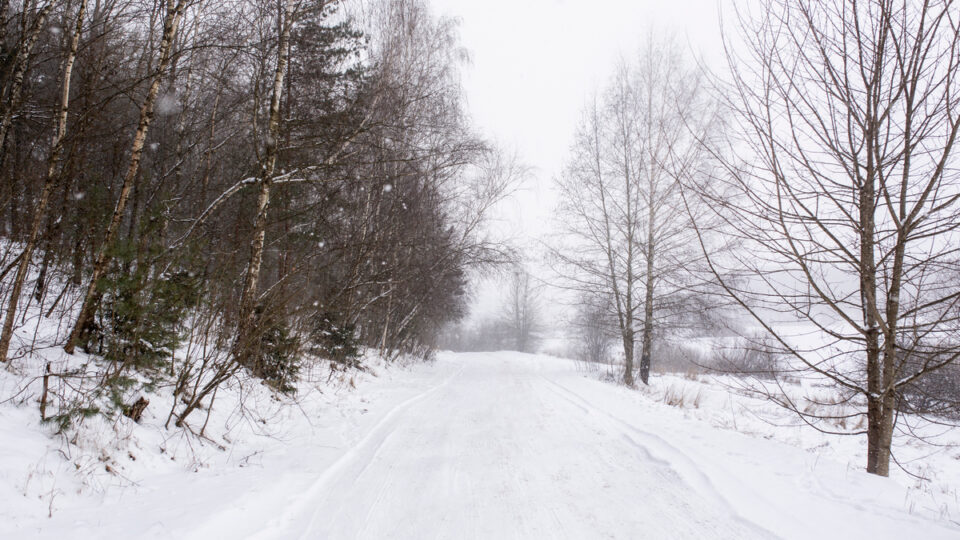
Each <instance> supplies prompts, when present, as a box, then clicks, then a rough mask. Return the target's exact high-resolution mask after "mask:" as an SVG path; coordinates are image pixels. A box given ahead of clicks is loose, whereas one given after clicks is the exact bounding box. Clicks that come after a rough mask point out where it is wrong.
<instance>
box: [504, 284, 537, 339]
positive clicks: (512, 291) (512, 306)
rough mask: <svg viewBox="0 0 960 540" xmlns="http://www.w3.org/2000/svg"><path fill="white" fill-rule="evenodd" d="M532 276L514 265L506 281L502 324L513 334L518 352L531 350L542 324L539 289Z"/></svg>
mask: <svg viewBox="0 0 960 540" xmlns="http://www.w3.org/2000/svg"><path fill="white" fill-rule="evenodd" d="M531 280H532V277H531V276H530V273H529V272H527V271H526V270H525V269H523V268H522V267H520V266H517V267H515V268H514V269H513V270H512V272H511V274H510V276H509V277H508V282H507V297H506V304H505V306H504V311H503V316H502V317H503V322H504V325H505V326H506V327H507V328H509V329H510V331H511V334H513V346H514V348H515V350H517V351H520V352H531V351H532V350H533V347H534V346H535V344H536V338H537V332H538V330H539V328H540V325H541V324H542V321H541V313H540V311H541V306H540V289H539V287H538V286H537V284H536V283H533V282H531Z"/></svg>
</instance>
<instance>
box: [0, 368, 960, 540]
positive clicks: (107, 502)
mask: <svg viewBox="0 0 960 540" xmlns="http://www.w3.org/2000/svg"><path fill="white" fill-rule="evenodd" d="M371 362H373V364H374V365H375V366H376V367H375V368H374V370H373V371H372V372H370V373H360V372H354V373H343V372H334V373H330V372H327V373H326V375H324V374H323V373H319V372H318V373H315V374H313V376H312V377H311V379H310V380H311V381H312V382H311V383H310V385H309V387H310V388H307V387H306V386H302V388H301V396H300V399H299V400H298V403H297V406H291V404H290V403H284V402H278V401H276V400H275V399H272V398H271V397H270V396H271V394H270V393H269V391H268V389H267V388H266V387H263V386H262V385H256V384H255V383H252V382H249V381H248V382H247V383H244V384H247V387H245V388H238V387H237V386H236V384H240V383H241V382H242V381H239V382H238V383H236V384H235V385H233V386H231V387H230V388H227V389H225V391H224V395H223V397H222V398H218V400H220V399H223V401H222V402H220V403H219V404H218V406H217V407H215V408H214V414H213V415H212V417H211V421H210V429H209V431H208V434H209V436H210V439H212V441H207V440H203V439H197V438H195V437H188V436H184V435H177V434H175V432H173V431H167V430H164V429H163V428H162V421H163V420H164V418H162V417H163V416H164V414H163V413H161V411H163V410H164V407H165V406H166V404H163V403H155V402H154V400H155V399H156V400H161V399H162V398H161V397H160V396H151V397H150V399H151V405H150V407H148V408H147V411H146V413H145V416H144V420H143V423H142V424H140V425H138V424H134V423H132V422H131V421H129V420H128V419H126V418H123V419H122V420H120V421H118V422H116V423H114V424H107V423H104V424H103V425H98V424H96V423H92V424H91V426H88V431H89V432H90V433H89V435H88V437H89V439H84V440H80V441H78V443H77V444H75V445H68V444H65V443H64V442H63V441H60V440H59V439H57V438H56V437H51V436H50V435H49V434H48V432H47V430H48V429H49V428H46V427H41V426H40V425H39V423H38V422H37V413H36V404H35V403H23V404H21V405H16V404H15V403H13V402H7V403H3V404H0V538H26V537H29V538H34V537H36V538H120V537H131V538H197V539H200V538H255V539H263V540H267V539H274V538H323V539H338V538H610V537H612V538H925V539H927V538H930V539H935V538H958V537H960V523H958V522H957V520H958V516H957V514H956V510H955V509H956V508H957V506H958V505H957V500H956V499H957V495H956V493H957V492H956V487H957V481H958V479H960V476H958V475H957V474H956V473H957V472H958V466H957V465H956V464H957V463H960V460H958V459H955V458H953V457H951V455H952V454H950V453H949V452H947V453H946V454H944V457H943V459H940V460H938V461H934V462H931V466H932V467H934V468H935V470H936V471H938V472H940V473H943V474H947V475H950V476H948V477H946V478H941V479H940V482H939V483H937V484H936V486H938V488H937V489H935V490H931V489H926V490H918V489H916V488H915V487H913V486H912V485H911V484H910V482H909V481H906V482H905V477H897V476H895V477H893V478H880V477H876V476H872V475H868V474H866V473H864V472H862V470H861V468H862V464H861V463H860V462H859V459H860V455H859V454H858V452H859V443H858V442H857V438H854V437H846V438H838V437H832V438H830V437H829V436H826V435H820V434H815V435H813V434H810V433H808V432H807V431H803V428H794V427H790V428H783V427H777V426H774V425H770V424H768V423H766V422H765V421H763V420H761V419H759V417H758V416H755V415H753V414H751V411H750V410H747V409H751V410H753V412H757V411H759V410H760V409H763V408H764V407H767V405H764V404H762V403H761V402H759V401H756V402H751V401H749V399H748V398H745V397H743V396H739V395H736V394H735V393H731V392H730V391H729V390H728V389H726V388H724V387H722V386H719V385H718V384H717V382H716V381H714V380H699V379H685V378H682V377H678V376H657V377H655V378H654V379H652V381H653V385H652V388H649V389H645V390H641V391H637V390H631V389H628V388H625V387H622V386H617V385H614V384H611V383H609V382H605V381H603V380H601V379H600V377H599V376H598V375H597V374H595V373H593V372H585V371H583V370H582V369H578V365H577V364H576V363H574V362H572V361H568V360H561V359H557V358H553V357H548V356H533V355H524V354H520V353H511V352H500V353H482V354H481V353H469V354H468V353H463V354H453V353H443V354H440V355H439V358H438V359H437V360H436V361H435V362H433V363H430V364H416V365H412V366H408V367H398V366H383V365H378V364H377V363H376V361H375V360H371ZM331 375H333V377H332V378H331V382H329V383H328V382H326V379H325V377H330V376H331ZM10 376H11V373H9V372H0V378H10ZM311 388H312V390H310V389H311ZM671 392H672V393H673V394H675V395H680V396H681V399H676V400H673V401H674V402H675V403H676V404H677V406H669V405H667V404H665V403H664V401H665V396H666V394H667V393H671ZM241 393H243V394H241ZM239 395H246V396H247V398H248V400H251V403H250V406H251V407H253V408H254V409H255V411H256V412H255V413H252V412H248V413H246V414H244V415H238V413H237V411H236V410H235V408H234V407H231V406H230V403H231V401H230V400H231V399H237V396H239ZM697 395H699V396H700V397H699V398H696V397H695V396H697ZM218 411H219V412H218ZM258 418H264V419H269V422H268V424H263V423H261V422H259V421H258V420H257V419H258ZM265 426H266V427H265ZM94 441H100V442H101V446H103V447H102V448H100V449H99V450H98V452H100V453H99V454H97V453H96V452H94V451H93V449H94V448H96V444H95V443H94ZM104 441H111V442H110V443H109V444H103V442H104ZM824 441H826V444H824ZM814 443H815V444H814ZM811 444H813V446H811ZM160 448H163V449H164V451H163V452H162V453H161V451H160ZM917 451H918V452H919V451H920V450H917ZM953 452H954V453H956V450H953ZM127 453H129V454H130V456H133V457H134V458H135V459H131V457H130V456H128V455H127ZM171 457H173V458H174V459H173V460H171V459H170V458H171ZM951 462H952V463H953V465H951ZM106 466H110V468H111V469H112V470H113V471H114V472H112V473H108V472H105V468H106ZM951 466H952V467H953V468H950V467H951ZM78 467H79V469H78ZM71 469H73V470H71ZM121 476H122V478H121ZM928 488H929V486H928ZM951 490H952V491H951ZM932 491H936V492H937V493H932ZM50 493H54V494H55V495H54V496H51V495H49V494H50ZM934 495H939V496H940V497H941V499H942V500H941V501H939V504H938V503H937V502H934V503H931V502H929V501H930V499H931V497H933V496H934ZM51 510H52V517H47V516H48V515H50V513H51Z"/></svg>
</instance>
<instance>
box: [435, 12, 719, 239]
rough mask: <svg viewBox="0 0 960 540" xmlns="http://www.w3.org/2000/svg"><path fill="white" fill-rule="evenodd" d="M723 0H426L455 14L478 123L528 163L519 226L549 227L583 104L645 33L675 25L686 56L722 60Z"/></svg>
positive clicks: (529, 231) (517, 205) (532, 231)
mask: <svg viewBox="0 0 960 540" xmlns="http://www.w3.org/2000/svg"><path fill="white" fill-rule="evenodd" d="M719 1H720V0H673V1H670V0H591V1H589V2H583V1H573V0H484V1H478V0H432V5H433V10H434V13H435V14H436V15H440V16H448V17H454V18H457V19H459V21H460V30H461V39H462V43H463V45H464V46H465V47H466V48H467V49H468V50H469V52H470V56H471V60H472V62H471V65H470V66H468V67H467V68H466V70H465V73H464V86H465V89H466V92H467V98H468V101H469V109H470V112H471V114H472V116H473V119H474V122H475V124H476V125H477V126H478V127H479V128H480V129H482V130H483V131H484V132H485V133H486V135H487V136H488V137H491V138H492V139H494V140H495V141H497V142H499V143H500V144H502V145H503V146H505V147H507V148H513V149H515V150H516V151H517V152H518V153H519V155H520V158H521V159H522V160H523V161H524V162H525V163H526V164H527V165H529V166H531V167H533V178H532V179H531V182H530V185H528V186H527V189H526V190H525V191H524V193H522V194H520V195H519V196H518V197H517V198H516V200H515V201H514V202H513V203H512V205H511V206H512V208H511V211H510V214H511V215H512V217H513V220H512V221H514V220H515V226H516V227H518V228H522V229H525V230H524V231H522V232H523V233H525V234H526V235H528V236H530V237H536V236H538V235H539V234H542V233H544V232H545V230H548V229H546V227H547V218H548V215H549V212H550V209H551V208H552V204H553V200H552V199H553V197H552V196H551V191H550V183H551V181H552V179H553V178H554V177H555V176H556V175H557V174H558V173H559V171H560V169H561V167H562V165H563V161H564V159H565V157H566V153H567V149H568V148H569V146H570V144H571V142H572V139H573V132H574V129H575V127H576V124H577V121H578V119H579V115H580V111H581V109H582V107H583V105H584V103H585V101H586V99H587V97H588V96H589V95H590V93H591V92H593V91H594V90H596V89H597V88H598V87H601V86H603V84H604V83H605V82H606V80H607V79H608V78H609V76H610V74H611V72H612V69H613V65H614V64H615V62H616V61H617V60H618V58H620V57H631V56H633V55H635V54H636V51H637V49H638V48H639V46H640V43H641V41H642V39H643V37H644V36H645V35H646V33H647V32H649V31H650V30H651V29H653V30H654V31H656V32H658V33H661V32H672V33H673V34H674V35H675V36H676V38H677V39H678V40H679V41H680V42H681V43H682V44H683V45H684V46H686V47H687V48H689V50H690V53H691V56H692V55H694V54H696V55H697V56H700V57H702V58H704V61H705V62H706V63H707V64H719V63H720V61H721V58H722V57H721V54H720V45H721V42H720V30H719V23H718V21H719V13H718V5H719V4H718V3H719Z"/></svg>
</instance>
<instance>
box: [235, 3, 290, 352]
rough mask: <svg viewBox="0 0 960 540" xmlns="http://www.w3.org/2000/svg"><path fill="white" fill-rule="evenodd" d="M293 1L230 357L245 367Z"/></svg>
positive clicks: (283, 27)
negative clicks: (232, 352) (231, 355)
mask: <svg viewBox="0 0 960 540" xmlns="http://www.w3.org/2000/svg"><path fill="white" fill-rule="evenodd" d="M293 11H294V0H285V2H284V6H283V19H282V20H281V21H280V36H279V38H280V39H279V43H278V45H277V67H276V70H275V71H274V75H273V91H272V95H271V96H270V120H269V124H268V127H267V144H266V152H265V153H264V156H263V161H262V162H261V165H260V182H259V183H260V193H259V196H258V197H257V217H256V219H255V221H254V226H253V240H252V241H251V243H250V262H249V263H248V264H247V275H246V278H245V279H244V284H243V292H242V294H241V296H240V316H239V318H238V319H239V324H238V328H237V338H236V341H235V344H234V356H235V357H236V358H237V360H238V361H239V362H240V363H241V364H244V365H249V358H248V353H249V351H250V349H251V345H252V339H251V337H252V334H253V329H254V327H255V325H256V305H257V285H258V283H259V281H260V265H261V263H262V262H263V244H264V240H265V238H266V229H267V210H268V208H269V206H270V186H271V181H272V177H273V173H274V169H275V168H276V165H277V153H278V143H279V137H280V98H281V94H282V93H283V79H284V76H285V74H286V71H287V57H288V54H289V47H288V46H287V44H288V43H289V41H290V31H291V29H292V27H293V20H292V19H293Z"/></svg>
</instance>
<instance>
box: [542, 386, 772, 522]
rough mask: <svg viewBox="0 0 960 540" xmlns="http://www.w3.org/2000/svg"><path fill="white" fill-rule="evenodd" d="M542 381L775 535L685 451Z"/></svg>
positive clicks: (688, 481)
mask: <svg viewBox="0 0 960 540" xmlns="http://www.w3.org/2000/svg"><path fill="white" fill-rule="evenodd" d="M541 377H542V378H543V380H544V381H545V382H547V383H548V386H547V389H548V390H550V391H551V392H553V393H554V394H555V395H556V396H557V397H559V398H561V399H563V400H565V401H566V402H567V403H570V404H571V405H573V406H574V407H576V408H577V409H580V410H581V411H583V412H584V413H586V414H588V415H592V416H595V417H599V418H600V420H601V421H605V423H606V424H607V425H608V426H610V427H613V428H614V429H615V430H616V431H619V432H620V433H621V434H622V435H623V437H624V438H625V439H626V440H627V441H629V442H630V443H631V444H633V445H634V446H635V447H636V448H637V449H638V450H639V451H641V452H642V453H643V454H644V457H645V458H647V459H649V460H650V461H652V462H654V463H656V464H657V465H659V466H662V467H666V468H668V469H670V470H672V471H674V472H675V473H676V474H677V476H678V477H679V478H680V479H681V480H682V481H683V482H684V483H686V484H687V485H688V486H689V487H690V488H691V489H692V490H693V491H694V492H696V493H698V494H700V495H703V496H706V497H707V498H708V499H710V500H712V501H713V502H714V503H716V504H717V505H718V506H719V507H720V508H721V509H723V510H725V511H726V512H727V513H728V514H729V515H730V516H731V517H732V518H733V519H734V520H735V521H737V522H738V523H740V524H741V525H744V526H745V527H747V528H749V529H752V530H754V531H755V532H756V533H758V534H760V535H762V536H766V537H769V538H777V536H776V535H775V534H773V533H772V532H771V531H769V530H768V529H766V528H764V527H762V526H760V525H758V524H757V523H754V522H753V521H750V520H749V519H747V518H746V517H744V516H743V515H741V514H740V512H738V511H737V510H736V508H735V507H734V506H733V504H731V503H730V501H729V500H728V499H727V498H726V497H724V496H723V494H722V493H721V492H720V491H719V490H718V489H717V488H716V486H714V484H713V482H712V481H711V480H710V477H709V476H707V474H706V473H704V472H703V470H702V469H701V468H700V467H699V466H698V465H697V463H696V461H694V460H693V459H692V458H690V457H689V456H688V455H687V454H686V453H684V452H683V451H682V450H680V449H679V448H677V447H676V446H674V445H672V444H670V443H669V442H667V441H666V440H664V439H663V438H662V437H660V436H659V435H656V434H654V433H650V432H648V431H645V430H642V429H640V428H638V427H637V426H635V425H633V424H631V423H629V422H627V421H625V420H623V419H621V418H618V417H617V416H615V415H613V414H611V413H609V412H607V411H605V410H603V409H601V408H599V407H597V406H595V405H593V404H592V403H590V402H589V401H588V400H587V399H586V398H584V397H583V396H581V395H580V394H578V393H576V392H574V391H573V390H570V389H569V388H567V387H566V386H564V385H562V384H560V383H558V382H556V381H554V380H552V379H550V378H548V377H547V376H545V375H541Z"/></svg>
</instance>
